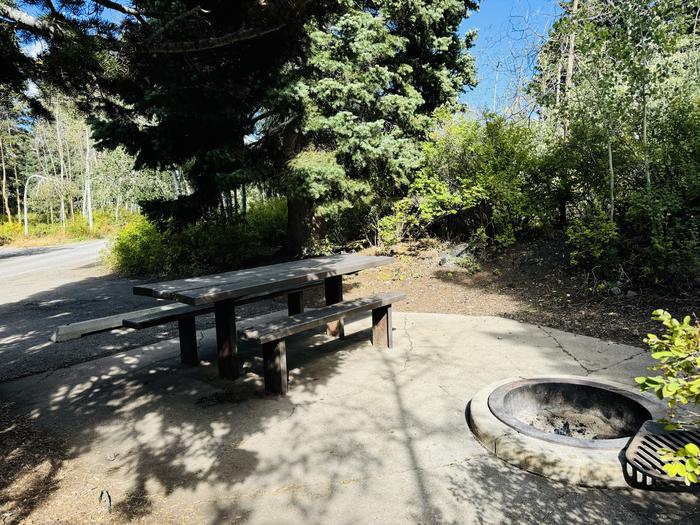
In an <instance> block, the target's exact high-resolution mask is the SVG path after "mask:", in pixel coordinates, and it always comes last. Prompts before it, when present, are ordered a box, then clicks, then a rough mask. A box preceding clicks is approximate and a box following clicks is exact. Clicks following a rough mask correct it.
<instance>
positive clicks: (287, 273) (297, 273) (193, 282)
mask: <svg viewBox="0 0 700 525" xmlns="http://www.w3.org/2000/svg"><path fill="white" fill-rule="evenodd" d="M393 260H394V259H393V258H392V257H380V256H369V255H330V256H327V257H314V258H312V259H302V260H298V261H291V262H286V263H280V264H272V265H270V266H259V267H257V268H247V269H244V270H236V271H233V272H225V273H218V274H212V275H204V276H202V277H190V278H187V279H177V280H173V281H164V282H160V283H151V284H143V285H139V286H135V287H134V293H135V294H137V295H147V296H150V297H158V298H161V299H174V300H176V301H180V302H182V303H186V304H191V305H201V304H208V303H215V302H219V301H225V300H228V299H240V298H242V297H245V296H248V295H252V294H257V293H261V292H267V291H274V290H278V289H291V288H294V287H296V286H303V285H305V284H308V283H309V282H314V281H322V280H323V279H325V278H327V277H333V276H337V275H345V274H350V273H355V272H359V271H360V270H365V269H367V268H375V267H377V266H385V265H387V264H391V263H392V262H393Z"/></svg>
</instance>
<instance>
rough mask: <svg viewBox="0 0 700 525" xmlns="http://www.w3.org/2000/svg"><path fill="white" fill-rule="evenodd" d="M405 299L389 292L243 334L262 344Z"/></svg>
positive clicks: (287, 318) (288, 319) (301, 314)
mask: <svg viewBox="0 0 700 525" xmlns="http://www.w3.org/2000/svg"><path fill="white" fill-rule="evenodd" d="M405 297H406V296H405V294H403V293H399V292H390V293H386V294H381V295H373V296H371V297H363V298H361V299H352V300H349V301H343V302H340V303H335V304H331V305H329V306H324V307H322V308H317V309H315V310H309V311H306V312H302V313H300V314H296V315H292V316H290V317H286V318H284V319H282V320H279V321H276V322H272V323H269V324H267V325H265V326H258V327H251V328H248V329H247V330H245V331H244V333H245V336H246V337H247V338H248V339H254V340H257V341H260V342H261V343H263V344H264V343H268V342H271V341H275V340H278V339H284V338H285V337H288V336H290V335H294V334H297V333H299V332H304V331H306V330H310V329H312V328H316V327H318V326H322V325H325V324H326V323H328V322H329V321H334V320H337V319H339V318H342V317H345V316H347V315H349V314H352V313H355V312H361V311H367V310H373V309H376V308H381V307H383V306H387V305H390V304H392V303H394V302H397V301H400V300H402V299H404V298H405Z"/></svg>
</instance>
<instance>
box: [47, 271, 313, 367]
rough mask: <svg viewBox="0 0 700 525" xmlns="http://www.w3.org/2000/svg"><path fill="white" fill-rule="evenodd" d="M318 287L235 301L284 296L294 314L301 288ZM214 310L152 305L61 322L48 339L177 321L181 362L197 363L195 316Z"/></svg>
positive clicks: (299, 306) (301, 302)
mask: <svg viewBox="0 0 700 525" xmlns="http://www.w3.org/2000/svg"><path fill="white" fill-rule="evenodd" d="M318 286H323V284H322V283H318V282H315V283H308V284H306V285H303V286H298V287H295V288H292V289H282V288H280V289H277V290H270V291H267V292H263V293H258V294H252V295H248V296H246V297H243V298H241V299H239V300H237V301H236V304H237V305H242V304H248V303H252V302H257V301H263V300H266V299H274V298H276V297H280V296H283V295H286V296H287V309H288V313H289V315H293V314H297V313H300V312H302V311H303V310H304V300H303V293H304V291H305V290H307V289H309V288H314V287H318ZM213 311H214V305H213V304H211V303H209V304H204V305H199V306H190V305H187V304H182V303H169V304H164V305H160V306H154V307H152V308H144V309H143V310H135V311H133V312H125V313H121V314H115V315H109V316H106V317H100V318H97V319H88V320H86V321H79V322H77V323H71V324H67V325H61V326H59V327H57V328H56V329H55V330H54V332H53V334H52V335H51V341H53V342H56V343H57V342H64V341H70V340H72V339H78V338H80V337H82V336H84V335H92V334H97V333H101V332H106V331H109V330H114V329H117V328H122V327H123V328H131V329H135V330H140V329H143V328H150V327H152V326H160V325H163V324H166V323H170V322H174V321H177V323H178V333H179V338H180V360H181V361H182V363H183V364H187V365H197V364H199V358H198V356H197V329H196V325H195V317H197V316H198V315H204V314H208V313H211V312H213ZM241 328H243V327H241Z"/></svg>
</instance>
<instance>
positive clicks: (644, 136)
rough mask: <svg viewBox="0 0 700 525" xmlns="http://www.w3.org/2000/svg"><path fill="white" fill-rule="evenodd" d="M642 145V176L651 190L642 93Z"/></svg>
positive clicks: (645, 106) (643, 92)
mask: <svg viewBox="0 0 700 525" xmlns="http://www.w3.org/2000/svg"><path fill="white" fill-rule="evenodd" d="M642 144H643V145H644V176H645V178H646V182H647V189H648V190H650V189H651V172H650V171H649V143H648V141H647V95H646V90H643V91H642Z"/></svg>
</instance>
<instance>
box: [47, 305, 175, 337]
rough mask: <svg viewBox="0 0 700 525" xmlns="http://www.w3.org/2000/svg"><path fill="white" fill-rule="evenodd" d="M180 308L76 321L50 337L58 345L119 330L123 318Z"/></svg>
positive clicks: (172, 307) (158, 307) (155, 307)
mask: <svg viewBox="0 0 700 525" xmlns="http://www.w3.org/2000/svg"><path fill="white" fill-rule="evenodd" d="M181 306H183V305H181V304H164V305H160V306H154V307H152V308H145V309H143V310H136V311H133V312H124V313H120V314H115V315H108V316H106V317H99V318H97V319H88V320H86V321H78V322H77V323H70V324H66V325H61V326H58V327H56V329H55V330H54V332H53V334H52V335H51V340H52V341H53V342H55V343H59V342H62V341H69V340H71V339H78V338H79V337H82V336H84V335H88V334H96V333H99V332H105V331H107V330H114V329H115V328H121V327H122V326H123V321H124V318H125V317H129V318H131V317H138V316H148V315H156V314H161V313H163V312H168V311H170V310H173V309H175V308H178V307H181Z"/></svg>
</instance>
